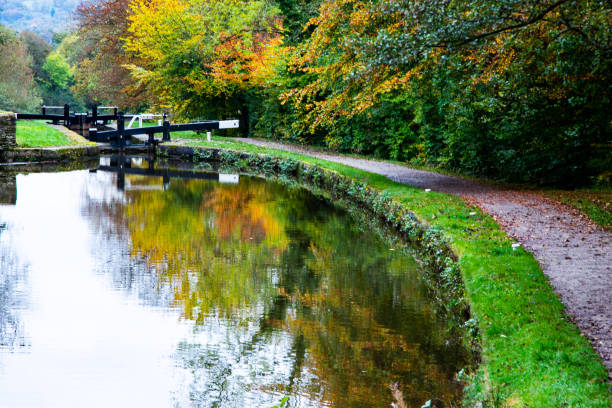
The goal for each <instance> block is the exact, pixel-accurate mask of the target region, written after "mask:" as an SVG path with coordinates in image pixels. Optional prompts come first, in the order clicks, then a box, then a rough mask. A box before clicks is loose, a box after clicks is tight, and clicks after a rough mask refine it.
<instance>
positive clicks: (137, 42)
mask: <svg viewBox="0 0 612 408" xmlns="http://www.w3.org/2000/svg"><path fill="white" fill-rule="evenodd" d="M128 20H129V28H128V31H129V36H127V38H126V47H125V49H126V50H127V51H128V52H129V53H131V54H132V55H134V56H135V57H136V58H137V60H138V62H137V63H134V64H131V65H130V66H129V68H130V70H131V71H132V73H133V75H135V76H136V77H137V78H138V79H139V80H140V81H142V83H144V84H146V86H147V87H149V89H150V91H151V94H152V95H154V96H155V98H156V100H155V102H156V105H157V106H160V107H169V108H171V109H172V110H173V111H174V112H175V113H176V114H177V115H178V117H180V118H197V117H209V118H210V117H214V118H219V119H221V118H225V117H236V116H239V117H241V118H242V119H243V120H245V119H246V116H247V112H246V103H245V100H246V93H247V91H248V90H249V89H252V88H254V87H257V86H259V85H260V84H263V83H265V81H266V78H267V77H269V76H270V75H271V69H272V67H273V66H274V64H273V61H274V60H275V58H276V55H277V53H278V51H279V46H280V44H281V35H280V33H281V29H282V26H281V21H280V19H279V11H278V9H277V8H276V7H275V6H273V5H271V4H269V3H267V2H266V1H245V0H222V1H211V0H194V1H187V0H152V1H149V0H135V1H133V2H132V4H131V14H130V15H129V16H128Z"/></svg>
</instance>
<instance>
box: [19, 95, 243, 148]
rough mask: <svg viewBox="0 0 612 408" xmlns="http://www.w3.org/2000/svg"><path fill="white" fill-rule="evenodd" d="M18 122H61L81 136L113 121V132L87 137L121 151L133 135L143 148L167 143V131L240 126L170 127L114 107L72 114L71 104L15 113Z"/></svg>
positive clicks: (215, 122) (235, 123) (197, 124)
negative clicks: (142, 142)
mask: <svg viewBox="0 0 612 408" xmlns="http://www.w3.org/2000/svg"><path fill="white" fill-rule="evenodd" d="M48 109H63V113H62V114H50V113H47V110H48ZM98 109H112V113H111V114H107V115H99V114H98ZM155 117H161V118H162V120H160V121H158V126H149V127H142V121H143V120H151V119H153V118H155ZM126 118H131V120H130V122H129V124H128V128H127V129H126V128H125V119H126ZM17 119H18V120H50V121H52V122H53V124H59V123H60V122H63V124H64V126H67V127H70V126H79V128H80V130H81V131H82V133H84V132H83V131H84V130H85V128H86V125H87V124H89V125H93V126H98V125H106V124H107V123H108V122H111V121H116V122H117V129H116V130H105V131H98V129H97V127H92V128H89V133H88V134H87V136H86V137H87V138H88V139H89V140H91V141H94V142H109V143H111V145H112V146H113V147H116V148H123V147H125V146H126V144H127V138H128V137H130V136H135V135H148V139H147V141H146V143H145V145H147V146H148V145H156V144H158V143H160V142H169V141H170V132H184V131H210V130H215V129H236V128H238V127H239V124H240V122H239V121H238V120H207V121H202V122H191V123H182V124H176V125H171V124H170V122H169V121H168V118H167V115H166V114H163V115H157V114H152V113H145V114H135V115H132V114H127V115H126V114H124V113H123V112H118V108H117V107H116V106H96V105H94V106H92V110H91V113H89V112H84V113H78V112H71V111H70V105H64V106H45V105H43V106H42V107H41V113H40V114H36V113H18V114H17ZM136 119H138V124H139V127H137V128H131V125H132V124H133V122H134V121H135V120H136ZM156 133H161V134H162V139H161V140H155V134H156ZM207 139H208V141H210V132H207Z"/></svg>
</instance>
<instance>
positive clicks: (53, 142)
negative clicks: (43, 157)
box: [17, 120, 87, 147]
mask: <svg viewBox="0 0 612 408" xmlns="http://www.w3.org/2000/svg"><path fill="white" fill-rule="evenodd" d="M66 133H68V132H66ZM66 133H63V132H61V131H59V130H57V129H55V128H53V127H51V126H49V125H47V124H46V123H45V122H44V121H42V120H19V121H17V145H18V146H19V147H51V146H72V145H79V144H87V143H86V141H85V139H82V138H80V136H78V135H76V134H75V136H71V135H69V134H66ZM80 139H82V140H80Z"/></svg>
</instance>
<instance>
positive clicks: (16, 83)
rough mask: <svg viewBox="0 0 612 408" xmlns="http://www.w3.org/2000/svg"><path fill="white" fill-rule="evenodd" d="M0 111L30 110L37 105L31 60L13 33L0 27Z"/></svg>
mask: <svg viewBox="0 0 612 408" xmlns="http://www.w3.org/2000/svg"><path fill="white" fill-rule="evenodd" d="M0 55H1V56H2V57H1V58H0V109H11V110H25V111H27V110H31V109H34V107H36V106H37V105H38V104H39V103H40V99H39V98H38V96H37V94H36V86H35V84H34V75H33V73H32V69H31V68H30V66H31V64H32V59H31V57H30V55H29V54H28V49H27V46H26V45H25V44H24V43H23V42H22V41H21V40H20V39H19V38H18V37H17V36H16V35H15V33H14V32H13V31H12V30H10V29H7V28H5V27H3V26H0Z"/></svg>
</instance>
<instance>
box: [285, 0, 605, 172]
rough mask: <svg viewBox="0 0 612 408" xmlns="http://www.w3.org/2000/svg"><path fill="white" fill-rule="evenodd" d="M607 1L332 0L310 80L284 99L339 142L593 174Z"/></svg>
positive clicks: (308, 128) (297, 64) (318, 26)
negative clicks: (440, 0)
mask: <svg viewBox="0 0 612 408" xmlns="http://www.w3.org/2000/svg"><path fill="white" fill-rule="evenodd" d="M609 15H610V8H609V5H608V4H607V3H596V2H587V1H582V0H574V1H570V0H567V1H564V0H561V1H545V2H539V1H538V2H536V1H528V2H525V1H514V0H511V1H504V2H501V3H500V2H491V1H486V0H474V1H465V2H433V1H417V2H414V1H398V2H387V1H382V0H380V1H379V0H375V1H368V0H328V1H326V2H324V3H323V4H322V6H321V8H320V14H319V15H318V16H317V17H315V18H314V19H312V20H311V21H310V25H311V26H312V27H313V30H314V31H313V35H312V36H311V37H310V38H309V39H308V40H307V41H305V42H304V43H303V44H301V45H300V46H299V48H298V52H297V53H296V54H295V55H294V57H293V58H292V61H291V65H292V67H293V69H295V70H297V71H301V72H304V73H307V74H310V75H311V80H310V81H309V82H308V83H307V84H305V86H302V87H299V88H293V89H292V90H290V91H288V92H286V93H285V95H284V100H285V101H286V103H290V104H292V105H293V106H294V107H295V108H296V109H297V110H298V111H299V112H300V113H299V115H298V117H299V118H300V119H301V120H297V121H295V122H294V128H296V130H297V131H299V132H302V133H304V134H308V133H310V134H315V133H316V132H317V131H319V132H321V131H322V132H324V133H325V135H326V137H325V141H326V143H327V144H328V145H329V146H331V147H335V148H340V149H347V150H353V149H356V150H360V149H364V150H365V151H364V152H366V153H367V152H371V151H372V150H368V149H371V148H372V146H374V147H375V146H377V145H381V144H386V145H387V146H386V149H385V150H383V151H382V153H383V155H385V156H386V155H390V156H393V155H392V153H393V152H394V151H395V154H396V155H397V156H396V157H395V158H399V159H410V158H411V157H412V158H414V157H417V158H421V159H422V160H427V161H432V162H435V163H438V164H442V165H446V166H448V167H452V168H456V169H461V170H464V171H465V170H467V171H469V172H472V173H475V174H486V175H490V176H495V177H500V178H508V179H513V180H523V181H537V182H542V183H548V182H552V183H555V182H562V181H563V180H566V181H567V180H568V179H570V178H574V179H576V180H583V181H584V180H585V179H586V177H588V176H589V175H592V174H594V172H597V171H598V170H597V169H598V168H599V169H600V170H601V160H604V158H603V157H602V156H601V154H599V153H600V152H601V151H605V149H604V148H605V144H606V139H607V137H608V136H609V134H610V132H611V129H610V122H609V119H606V116H607V114H606V112H608V111H610V108H611V106H610V99H609V97H608V95H609V94H610V92H609V91H610V77H609V72H610V65H611V64H610V61H611V59H610V57H611V42H610V32H611V27H610V24H611V22H610V19H609ZM380 124H384V126H382V129H380V130H379V131H378V132H375V131H372V130H373V129H372V128H373V127H381V126H379V125H380ZM387 129H389V130H387ZM377 134H379V135H381V136H377ZM363 135H366V136H363ZM364 139H366V140H369V141H370V142H369V143H367V144H366V143H363V140H364ZM395 141H398V142H399V143H400V146H399V147H398V146H393V143H394V142H395ZM607 143H609V141H608V142H607ZM393 149H395V150H393ZM398 152H399V153H398ZM579 157H592V158H594V160H593V161H590V162H589V161H585V160H581V159H579ZM598 160H599V163H598Z"/></svg>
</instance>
